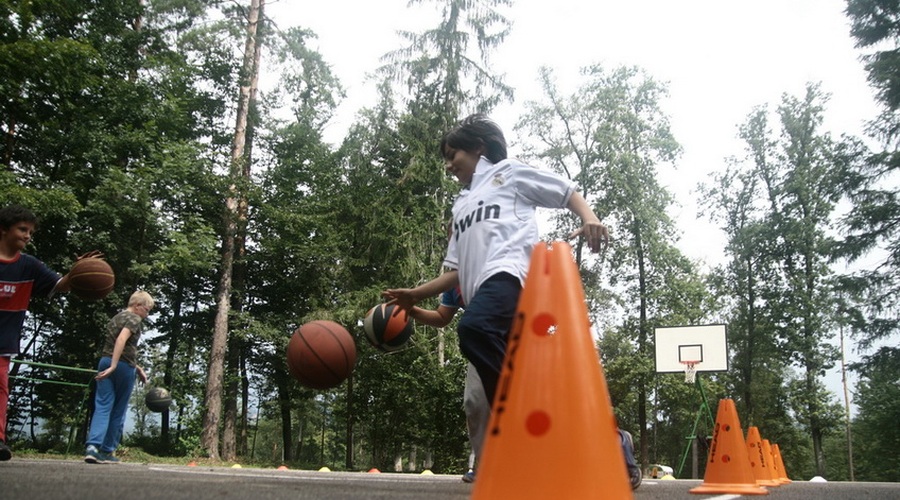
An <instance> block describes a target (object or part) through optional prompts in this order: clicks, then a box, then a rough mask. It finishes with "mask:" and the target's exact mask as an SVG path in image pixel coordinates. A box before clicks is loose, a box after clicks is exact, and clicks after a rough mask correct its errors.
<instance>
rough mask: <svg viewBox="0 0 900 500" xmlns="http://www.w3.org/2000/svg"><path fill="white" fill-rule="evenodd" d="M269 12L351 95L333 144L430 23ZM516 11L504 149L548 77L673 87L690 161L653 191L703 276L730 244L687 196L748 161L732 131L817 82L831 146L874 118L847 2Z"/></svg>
mask: <svg viewBox="0 0 900 500" xmlns="http://www.w3.org/2000/svg"><path fill="white" fill-rule="evenodd" d="M269 2H270V3H269V4H268V5H267V7H266V8H267V14H268V15H269V16H270V17H273V18H274V19H275V21H276V23H277V24H278V25H279V26H280V27H281V28H286V27H289V26H302V27H305V28H309V29H311V30H312V31H314V32H315V33H316V34H317V35H318V39H317V40H316V41H313V42H312V46H313V47H314V48H317V50H318V51H319V52H320V53H321V54H322V55H323V57H324V59H325V61H326V62H328V63H329V64H331V65H332V67H333V70H334V71H335V73H336V75H337V76H338V78H340V80H341V82H342V84H343V85H344V86H345V87H346V88H347V90H348V98H347V100H346V102H345V103H344V105H343V106H342V108H341V111H340V114H339V116H338V119H337V120H336V122H335V123H334V125H332V127H331V129H330V131H329V132H330V133H331V134H333V136H332V137H333V139H332V140H334V141H338V140H340V138H341V137H342V133H343V131H344V130H345V129H346V127H347V126H349V124H350V123H351V122H352V121H353V118H354V115H355V113H356V111H358V110H359V109H360V108H362V107H370V106H373V105H374V104H375V84H374V82H372V81H367V79H366V75H367V74H369V73H371V72H372V71H373V70H374V69H375V68H377V67H378V66H379V65H380V62H379V58H380V57H381V56H382V55H384V54H385V53H386V52H388V51H390V50H393V49H397V48H399V47H400V46H401V44H402V42H401V40H400V38H399V37H398V36H397V35H396V32H397V30H407V31H413V32H420V31H422V30H424V29H427V28H432V27H434V26H435V25H436V19H437V14H436V12H435V11H434V7H433V6H432V5H431V4H426V5H425V6H421V5H417V6H415V7H413V8H407V7H406V5H407V1H406V0H329V1H327V2H325V1H318V0H316V1H311V0H279V1H274V2H273V1H272V0H269ZM513 3H514V5H513V6H512V7H509V8H503V9H502V12H503V13H505V15H506V16H507V17H508V18H509V19H510V20H512V22H513V28H512V32H511V34H510V36H509V37H508V38H507V40H506V42H505V43H504V45H503V46H502V47H501V48H499V49H498V50H497V51H496V52H495V53H494V54H493V56H492V59H491V60H492V62H493V63H494V64H493V69H494V70H495V72H497V73H500V74H503V75H505V81H506V83H507V84H509V85H511V86H512V87H513V88H514V89H515V91H516V102H515V103H514V104H513V105H510V106H503V107H502V108H499V109H498V110H497V112H496V113H494V115H493V117H494V119H495V120H496V121H497V122H498V123H499V124H500V125H501V126H502V127H503V129H504V130H505V131H506V132H507V135H508V139H509V140H510V142H512V143H513V144H514V143H515V141H516V137H515V136H514V135H513V132H512V127H513V125H514V124H515V121H516V120H517V118H518V116H519V115H520V114H521V110H522V106H521V105H522V103H523V102H525V101H528V100H539V99H541V97H542V96H541V93H540V87H539V85H538V83H537V77H538V68H539V67H540V66H542V65H546V66H549V67H551V68H553V69H554V71H555V74H556V76H557V78H558V81H559V83H560V86H561V87H562V88H563V89H565V88H566V86H567V85H568V86H570V87H571V86H574V85H575V84H576V83H577V81H578V70H579V68H581V67H584V66H588V65H592V64H595V63H600V64H603V65H604V66H605V67H607V68H609V69H612V68H615V67H617V66H620V65H634V66H639V67H641V68H643V69H644V70H646V71H647V72H648V74H649V75H650V76H651V77H653V78H654V79H656V80H658V81H661V82H667V84H668V88H669V93H670V95H669V98H668V99H667V100H666V101H664V102H663V103H662V108H663V111H664V112H665V113H666V114H667V115H668V116H669V117H670V119H671V123H672V128H673V132H674V134H675V137H676V140H678V142H679V143H680V144H681V145H682V147H683V149H684V153H683V156H682V157H681V158H680V160H679V161H678V164H677V165H676V168H677V171H672V170H671V169H663V170H661V171H660V180H661V182H662V183H663V184H664V185H666V186H668V187H669V189H670V190H671V191H672V192H673V194H675V196H676V198H677V199H678V201H679V202H680V204H681V206H680V207H675V208H673V209H672V211H671V213H670V214H671V216H672V217H673V218H674V219H675V220H676V221H677V222H678V224H679V227H680V229H681V230H682V231H683V238H682V240H681V241H680V242H679V243H678V246H679V248H681V250H682V251H683V252H684V253H685V254H686V255H688V256H689V257H692V258H694V259H698V260H701V261H702V262H705V263H707V264H717V263H720V262H722V260H723V253H722V250H721V248H722V244H723V243H724V239H723V237H722V235H721V232H720V231H718V230H717V229H716V228H714V227H712V226H711V225H710V224H709V223H708V222H705V221H704V220H702V219H698V217H697V207H696V204H695V203H694V195H693V194H692V191H693V190H694V189H695V188H696V186H697V184H698V183H699V182H702V181H704V180H707V179H708V176H709V174H710V173H711V172H715V171H718V170H721V169H722V168H723V166H724V159H725V158H726V157H729V156H740V155H742V145H741V144H740V143H739V142H738V141H737V140H736V139H735V135H736V132H737V126H738V125H739V124H740V123H742V122H743V121H744V120H745V118H746V117H747V115H748V114H749V113H750V112H751V110H752V109H753V107H754V106H757V105H762V104H769V106H770V108H774V107H775V106H777V105H778V103H779V102H780V100H781V95H782V94H783V93H789V94H792V95H796V96H802V94H803V92H804V90H805V86H806V84H807V83H808V82H821V85H822V90H823V91H825V92H828V93H830V94H831V95H832V97H831V100H830V102H829V103H828V105H827V112H826V115H825V118H826V120H825V125H824V127H825V130H827V131H829V132H831V134H832V135H834V136H840V135H841V134H844V133H847V134H851V135H856V136H862V129H863V127H864V124H865V121H866V120H869V119H872V118H874V117H875V115H876V114H877V112H878V108H877V106H876V104H875V103H874V100H873V98H872V91H871V90H870V89H869V87H868V86H867V84H866V74H865V72H864V70H863V65H862V63H861V62H860V60H859V57H860V55H861V54H860V52H859V51H858V50H857V49H855V48H854V46H853V41H852V40H851V39H850V36H849V23H848V20H847V18H846V16H845V15H844V13H843V11H844V9H845V8H846V2H845V1H844V0H752V1H747V0H741V1H739V0H677V1H676V0H629V1H623V0H553V1H548V0H513ZM264 57H265V55H264ZM510 153H511V154H513V155H515V153H516V149H515V146H513V147H511V148H510ZM538 166H540V165H538ZM614 229H615V228H613V231H614ZM832 378H833V377H832ZM829 385H830V386H832V387H833V385H832V384H829ZM839 394H840V393H839Z"/></svg>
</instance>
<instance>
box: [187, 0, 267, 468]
mask: <svg viewBox="0 0 900 500" xmlns="http://www.w3.org/2000/svg"><path fill="white" fill-rule="evenodd" d="M264 5H265V0H251V3H250V14H249V18H248V19H247V43H246V45H245V47H244V63H243V70H242V71H241V85H240V94H239V96H238V106H237V119H236V123H235V130H234V139H233V142H232V149H231V166H230V169H229V176H230V179H231V184H230V185H229V193H228V197H227V199H226V200H225V209H226V210H225V217H224V219H225V224H224V232H225V234H224V235H223V238H222V270H221V276H220V278H219V292H218V295H217V298H216V318H215V323H214V325H213V339H212V347H211V349H210V354H209V379H208V380H207V384H206V399H205V401H206V413H205V414H204V417H203V432H202V434H201V445H202V446H203V447H204V448H205V449H206V451H207V453H208V454H209V457H210V458H213V459H216V460H218V459H219V439H218V436H219V417H220V413H221V411H222V384H223V380H224V365H225V350H226V349H225V348H226V345H227V340H228V315H229V312H230V311H231V285H232V282H231V280H232V272H233V269H232V266H233V263H234V257H235V237H236V236H237V235H238V233H239V231H238V221H239V217H240V206H241V204H242V195H241V185H242V181H243V179H242V178H243V176H244V172H245V171H246V165H249V159H248V158H247V157H246V156H245V154H244V146H245V144H246V141H247V121H248V116H249V114H250V102H251V100H252V97H253V96H255V94H256V87H255V86H256V84H257V82H258V73H259V71H258V70H259V48H258V46H257V42H258V40H257V36H256V31H257V27H258V25H259V20H260V18H261V17H262V16H261V14H262V9H263V6H264ZM245 163H246V165H245ZM244 203H245V202H244Z"/></svg>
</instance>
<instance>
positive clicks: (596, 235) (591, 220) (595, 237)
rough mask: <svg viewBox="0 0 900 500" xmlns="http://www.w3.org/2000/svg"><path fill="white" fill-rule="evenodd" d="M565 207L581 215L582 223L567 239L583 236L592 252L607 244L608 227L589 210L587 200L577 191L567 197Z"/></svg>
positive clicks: (601, 248)
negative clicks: (567, 201)
mask: <svg viewBox="0 0 900 500" xmlns="http://www.w3.org/2000/svg"><path fill="white" fill-rule="evenodd" d="M567 208H568V209H569V210H570V211H571V212H572V213H574V214H575V215H577V216H579V217H581V221H582V223H583V225H582V226H581V227H580V228H578V229H576V230H574V231H572V233H571V234H569V239H572V238H576V237H578V236H584V239H585V241H586V242H587V244H588V248H590V249H591V251H592V252H600V251H601V250H603V249H604V248H605V247H606V245H608V244H609V229H608V228H607V227H606V226H605V225H604V224H603V223H602V222H600V218H599V217H597V215H596V214H595V213H594V211H593V210H591V206H590V205H588V202H587V200H585V199H584V196H582V195H581V193H579V192H577V191H576V192H575V193H574V194H572V196H571V197H570V198H569V205H568V206H567Z"/></svg>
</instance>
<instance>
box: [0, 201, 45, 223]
mask: <svg viewBox="0 0 900 500" xmlns="http://www.w3.org/2000/svg"><path fill="white" fill-rule="evenodd" d="M19 222H30V223H32V224H34V225H35V226H37V223H38V219H37V216H36V215H34V212H32V211H31V210H28V209H27V208H25V207H23V206H22V205H8V206H5V207H3V208H2V209H0V227H2V228H3V229H9V228H11V227H12V226H13V225H14V224H18V223H19Z"/></svg>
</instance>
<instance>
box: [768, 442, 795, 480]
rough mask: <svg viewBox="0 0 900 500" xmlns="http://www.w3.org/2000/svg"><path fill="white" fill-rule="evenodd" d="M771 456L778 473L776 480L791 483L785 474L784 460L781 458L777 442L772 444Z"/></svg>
mask: <svg viewBox="0 0 900 500" xmlns="http://www.w3.org/2000/svg"><path fill="white" fill-rule="evenodd" d="M772 456H774V457H775V465H776V468H775V470H776V471H777V473H778V477H777V479H778V481H780V482H781V484H788V483H792V482H793V481H791V480H790V478H789V477H788V476H787V471H786V470H785V468H784V460H782V458H781V448H779V447H778V443H775V444H774V445H772Z"/></svg>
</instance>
